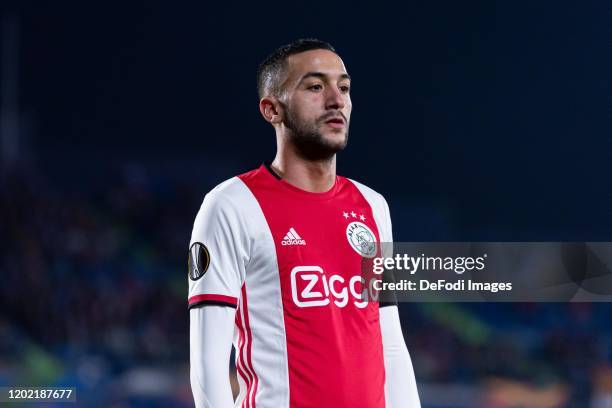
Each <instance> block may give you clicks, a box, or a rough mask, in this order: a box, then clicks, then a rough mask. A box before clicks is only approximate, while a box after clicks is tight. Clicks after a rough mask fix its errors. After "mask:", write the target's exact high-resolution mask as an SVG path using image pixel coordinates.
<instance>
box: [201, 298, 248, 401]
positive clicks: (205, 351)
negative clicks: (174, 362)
mask: <svg viewBox="0 0 612 408" xmlns="http://www.w3.org/2000/svg"><path fill="white" fill-rule="evenodd" d="M235 315H236V309H234V308H232V307H229V306H216V305H206V306H200V307H194V308H192V309H191V310H190V311H189V316H190V325H189V326H190V328H189V337H190V360H191V369H190V379H191V390H192V392H193V399H194V401H195V406H196V408H233V406H234V399H233V395H232V390H231V386H230V380H229V359H230V354H231V350H232V337H233V333H234V317H235Z"/></svg>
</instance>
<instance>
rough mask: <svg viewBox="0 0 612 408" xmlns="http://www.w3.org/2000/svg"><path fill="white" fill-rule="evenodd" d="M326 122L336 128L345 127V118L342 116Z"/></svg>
mask: <svg viewBox="0 0 612 408" xmlns="http://www.w3.org/2000/svg"><path fill="white" fill-rule="evenodd" d="M325 124H326V125H327V126H329V127H331V128H334V129H342V128H343V127H344V119H343V118H341V117H335V118H331V119H328V120H326V121H325Z"/></svg>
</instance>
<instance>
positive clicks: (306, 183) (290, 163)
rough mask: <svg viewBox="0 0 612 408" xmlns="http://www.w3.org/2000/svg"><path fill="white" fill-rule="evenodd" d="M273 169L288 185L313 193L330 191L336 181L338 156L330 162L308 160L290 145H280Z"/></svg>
mask: <svg viewBox="0 0 612 408" xmlns="http://www.w3.org/2000/svg"><path fill="white" fill-rule="evenodd" d="M271 167H272V169H273V170H274V171H275V172H276V173H278V174H279V175H280V176H281V177H282V178H283V179H284V180H285V181H286V182H287V183H289V184H291V185H294V186H295V187H297V188H299V189H302V190H305V191H309V192H311V193H324V192H326V191H329V190H330V189H331V188H332V187H333V186H334V183H335V181H336V155H334V156H333V157H331V158H330V159H328V160H321V161H312V160H306V159H304V158H302V157H300V156H299V155H298V154H297V153H296V152H295V150H294V149H292V148H291V147H290V146H289V145H284V146H281V145H279V149H278V150H277V152H276V157H275V158H274V161H273V162H272V164H271Z"/></svg>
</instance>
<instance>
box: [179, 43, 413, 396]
mask: <svg viewBox="0 0 612 408" xmlns="http://www.w3.org/2000/svg"><path fill="white" fill-rule="evenodd" d="M350 82H351V79H350V76H349V75H348V73H347V72H346V68H345V67H344V64H343V62H342V60H341V59H340V57H339V56H338V54H337V53H336V51H335V50H334V48H333V47H332V46H331V45H329V44H327V43H325V42H322V41H318V40H299V41H296V42H294V43H292V44H289V45H287V46H284V47H281V48H279V49H278V50H276V51H275V52H274V53H273V54H272V55H271V56H269V57H268V58H267V59H266V60H265V61H264V62H263V63H262V65H261V67H260V70H259V73H258V88H259V97H260V102H259V109H260V112H261V114H262V116H263V117H264V119H265V120H266V121H268V122H269V123H270V124H271V125H272V126H273V127H274V130H275V132H276V141H277V153H276V157H275V159H274V161H273V162H272V163H271V164H269V165H262V166H261V167H260V168H259V169H257V170H253V171H251V172H248V173H245V174H242V175H240V176H237V177H234V178H232V179H230V180H227V181H225V182H224V183H222V184H220V185H219V186H217V187H216V188H215V189H213V190H212V191H211V192H210V193H208V194H207V195H206V197H205V198H204V202H203V204H202V208H201V209H200V211H199V213H198V215H197V217H196V220H195V224H194V229H193V233H192V237H191V243H190V257H189V307H190V325H191V328H190V341H191V387H192V390H193V395H194V399H195V402H196V406H197V407H214V408H228V407H232V406H243V407H246V408H251V407H252V408H255V407H263V408H268V407H270V408H284V407H286V408H289V407H297V408H302V407H316V408H324V407H347V408H352V407H366V408H376V407H393V408H398V407H410V408H417V407H420V403H419V398H418V394H417V390H416V384H415V379H414V373H413V369H412V363H411V361H410V356H409V354H408V350H407V349H406V345H405V343H404V339H403V336H402V331H401V327H400V322H399V316H398V311H397V305H395V304H392V305H387V306H385V307H383V305H382V304H381V305H379V304H378V303H377V302H374V301H369V302H368V301H367V300H364V299H363V298H362V297H361V294H360V289H359V288H360V284H361V283H362V281H361V280H360V279H361V263H362V260H363V257H366V258H370V257H372V256H374V254H375V252H376V250H374V251H372V248H376V245H375V242H390V241H392V236H391V221H390V218H389V209H388V206H387V203H386V202H385V200H384V198H383V197H382V196H381V195H380V194H378V193H376V192H374V191H373V190H371V189H369V188H368V187H366V186H364V185H362V184H359V183H357V182H355V181H352V180H349V179H346V178H344V177H340V176H337V175H336V153H337V152H339V151H341V150H342V149H344V147H345V146H346V144H347V140H348V128H349V123H350V116H351V107H352V104H351V98H350ZM232 341H233V344H234V346H235V347H236V367H237V372H238V381H239V384H240V393H239V395H238V398H237V400H236V402H235V405H234V401H233V398H232V392H231V389H230V383H229V367H228V360H229V356H230V352H231V344H232Z"/></svg>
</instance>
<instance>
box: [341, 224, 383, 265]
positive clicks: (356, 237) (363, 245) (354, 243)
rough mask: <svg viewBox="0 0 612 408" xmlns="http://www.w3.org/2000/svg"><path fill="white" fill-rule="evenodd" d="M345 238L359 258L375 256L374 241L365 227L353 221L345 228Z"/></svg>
mask: <svg viewBox="0 0 612 408" xmlns="http://www.w3.org/2000/svg"><path fill="white" fill-rule="evenodd" d="M346 238H347V239H348V242H349V244H351V247H353V249H354V250H355V251H356V252H357V253H358V254H359V255H361V256H365V257H366V258H373V257H374V256H376V239H375V238H374V233H373V232H372V230H371V229H370V228H368V226H367V225H365V224H364V223H362V222H359V221H353V222H351V223H350V224H349V225H348V226H347V227H346Z"/></svg>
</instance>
